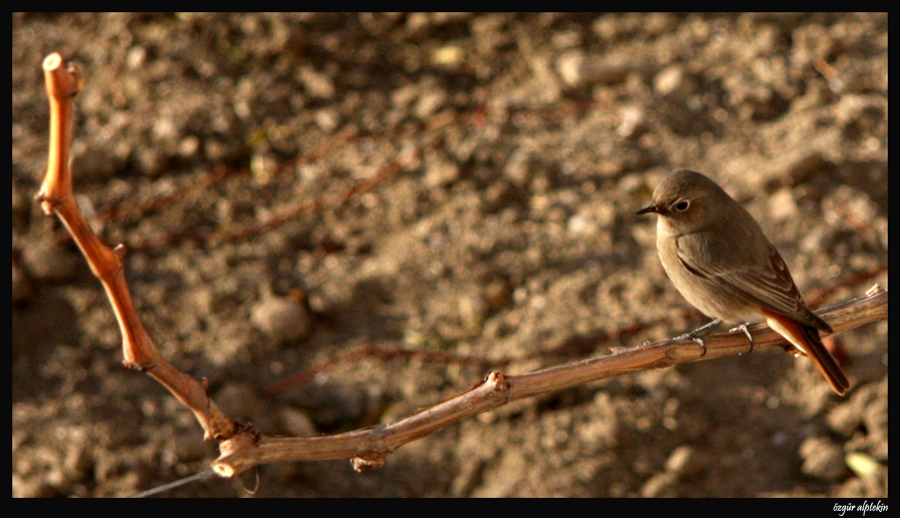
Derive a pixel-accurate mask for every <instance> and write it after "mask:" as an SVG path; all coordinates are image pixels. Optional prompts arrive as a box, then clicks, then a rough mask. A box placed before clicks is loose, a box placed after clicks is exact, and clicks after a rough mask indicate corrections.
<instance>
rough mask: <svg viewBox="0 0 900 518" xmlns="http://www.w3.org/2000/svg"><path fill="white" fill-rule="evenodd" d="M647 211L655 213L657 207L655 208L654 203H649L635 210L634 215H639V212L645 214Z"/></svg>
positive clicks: (657, 211) (657, 210)
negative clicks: (647, 205) (649, 204)
mask: <svg viewBox="0 0 900 518" xmlns="http://www.w3.org/2000/svg"><path fill="white" fill-rule="evenodd" d="M648 212H656V213H657V214H659V209H657V208H656V205H651V206H649V207H644V208H643V209H641V210H639V211H637V212H635V213H634V215H635V216H640V215H641V214H647V213H648Z"/></svg>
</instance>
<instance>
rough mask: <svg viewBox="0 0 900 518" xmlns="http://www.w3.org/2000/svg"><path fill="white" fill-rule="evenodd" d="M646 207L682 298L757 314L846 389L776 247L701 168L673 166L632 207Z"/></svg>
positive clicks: (729, 316) (728, 314)
mask: <svg viewBox="0 0 900 518" xmlns="http://www.w3.org/2000/svg"><path fill="white" fill-rule="evenodd" d="M648 212H655V213H656V214H657V215H659V220H658V222H657V227H656V233H657V236H656V247H657V250H658V252H659V259H660V261H662V265H663V268H665V270H666V273H667V274H668V275H669V278H670V279H671V280H672V283H673V284H674V285H675V287H676V288H677V289H678V291H679V292H680V293H681V294H682V295H683V296H684V298H686V299H687V300H688V302H690V303H691V304H693V305H694V306H695V307H696V308H697V309H699V310H700V311H702V312H703V313H705V314H706V315H708V316H710V317H713V318H716V319H720V320H726V321H736V322H748V321H751V320H753V319H754V318H758V317H760V316H762V317H763V318H764V319H765V321H766V322H767V323H768V324H769V327H771V328H772V329H774V330H775V331H777V332H778V333H779V334H780V335H782V336H783V337H785V338H786V339H787V340H788V341H789V342H790V343H792V344H794V346H795V347H797V349H798V350H799V351H801V352H802V353H803V354H805V355H806V356H808V357H809V358H810V359H812V361H813V362H815V364H816V367H817V368H818V369H819V371H820V372H821V373H822V375H823V376H825V379H827V380H828V383H829V384H831V387H832V388H833V389H834V391H835V392H837V393H838V394H844V393H845V392H847V390H848V389H849V388H850V382H849V381H847V376H846V375H845V374H844V371H843V370H841V367H840V365H838V363H837V361H836V360H835V359H834V357H833V356H831V353H829V352H828V350H827V349H826V348H825V346H824V345H822V339H821V338H820V337H819V331H825V332H826V333H832V332H833V331H832V329H831V326H829V325H828V323H827V322H825V321H824V320H822V319H821V318H819V316H818V315H816V314H815V313H813V312H812V311H810V310H809V308H807V307H806V304H804V303H803V299H802V298H801V297H800V290H798V289H797V285H796V284H794V279H793V278H792V277H791V273H790V272H789V271H788V267H787V264H785V262H784V259H782V258H781V254H779V253H778V250H776V249H775V247H774V246H772V243H770V242H769V240H768V238H766V235H765V234H764V233H763V231H762V228H760V226H759V223H757V222H756V220H755V219H753V216H751V215H750V213H749V212H747V210H746V209H744V207H742V206H741V205H740V204H739V203H738V202H736V201H734V199H733V198H732V197H731V196H729V195H728V193H726V192H725V191H724V190H722V188H721V187H719V185H718V184H716V183H715V182H713V181H712V180H710V179H709V178H707V177H706V176H704V175H702V174H700V173H696V172H694V171H688V170H681V171H675V172H674V173H671V174H669V175H668V176H666V178H665V179H663V181H662V182H661V183H660V184H659V185H658V186H657V187H656V190H654V191H653V204H652V205H650V206H649V207H646V208H644V209H641V210H640V211H638V212H637V214H638V215H640V214H646V213H648ZM716 323H717V322H716ZM705 327H706V326H704V328H705ZM704 328H701V329H704ZM745 331H746V329H745ZM748 336H749V334H748Z"/></svg>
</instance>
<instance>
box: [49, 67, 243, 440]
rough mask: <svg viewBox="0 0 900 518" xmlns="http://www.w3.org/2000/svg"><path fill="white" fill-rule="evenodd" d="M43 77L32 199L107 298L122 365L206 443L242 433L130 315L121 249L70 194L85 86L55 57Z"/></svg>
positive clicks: (131, 307)
mask: <svg viewBox="0 0 900 518" xmlns="http://www.w3.org/2000/svg"><path fill="white" fill-rule="evenodd" d="M44 78H45V80H46V84H47V94H48V95H49V97H50V149H49V158H48V161H47V175H46V176H45V177H44V183H43V184H42V186H41V190H40V192H39V193H38V195H37V196H36V199H37V200H38V201H39V202H40V204H41V207H42V208H43V209H44V213H45V214H47V215H51V214H53V213H56V215H57V216H58V217H59V219H60V220H62V222H63V224H64V225H65V226H66V228H67V229H68V230H69V233H70V234H71V235H72V237H73V238H74V239H75V242H76V243H77V244H78V247H79V248H80V249H81V252H82V253H83V254H84V257H85V259H86V260H87V262H88V264H89V265H90V267H91V271H92V272H93V273H94V275H95V276H96V277H97V278H98V279H100V282H101V283H103V288H104V289H105V290H106V295H107V296H108V297H109V302H110V304H111V305H112V308H113V311H114V312H115V314H116V319H117V320H118V322H119V329H120V330H121V331H122V349H123V353H124V356H125V366H126V367H130V368H133V369H140V370H141V371H144V372H146V373H147V374H149V375H150V376H152V377H153V378H154V379H156V380H157V381H158V382H160V383H161V384H162V385H164V386H165V387H166V388H167V389H169V391H170V392H172V394H174V395H175V397H177V398H178V400H179V401H181V402H182V403H183V404H184V405H185V406H187V407H188V408H190V409H191V410H192V411H193V412H194V415H195V416H196V417H197V420H198V421H199V422H200V426H202V427H203V429H204V431H205V438H206V439H207V440H212V439H218V440H221V439H228V438H230V437H232V436H233V435H234V434H235V433H238V432H243V431H244V429H243V428H242V427H240V426H239V425H238V424H237V423H235V422H234V421H233V420H232V419H231V418H229V417H228V416H226V415H224V414H223V413H222V412H221V411H220V410H219V408H218V407H217V406H216V404H215V403H213V401H212V399H210V397H209V395H208V394H207V393H206V385H205V384H204V383H201V382H200V381H198V380H196V379H194V378H192V377H190V376H188V375H187V374H185V373H183V372H181V371H179V370H178V369H176V368H175V367H173V366H172V365H171V364H170V363H168V362H167V361H166V360H165V359H163V357H162V356H160V354H159V351H158V350H157V348H156V345H155V344H154V343H153V340H152V339H151V338H150V335H149V334H147V331H146V330H145V329H144V326H143V324H142V323H141V320H140V319H139V318H138V316H137V313H136V312H135V310H134V304H133V303H132V301H131V293H130V292H129V291H128V285H127V284H126V282H125V272H124V269H123V268H122V258H123V257H124V255H125V247H124V246H122V245H119V246H117V247H116V248H115V250H113V249H111V248H109V247H108V246H106V245H105V244H103V242H102V241H100V239H98V238H97V236H95V235H94V233H93V232H92V231H91V228H90V227H89V226H88V224H87V221H86V220H85V218H84V216H83V215H82V213H81V211H80V210H79V209H78V205H77V204H76V203H75V198H74V196H73V195H72V173H71V171H70V170H69V149H70V144H71V139H72V111H73V101H72V100H73V98H74V96H75V95H76V94H77V93H78V92H79V91H80V90H81V88H82V87H83V85H84V79H83V78H82V76H81V72H80V70H79V69H78V67H77V66H75V65H70V66H69V67H68V68H66V67H65V63H64V61H63V59H62V56H60V55H59V54H58V53H53V54H50V55H49V56H47V57H46V58H45V59H44Z"/></svg>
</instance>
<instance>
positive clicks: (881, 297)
mask: <svg viewBox="0 0 900 518" xmlns="http://www.w3.org/2000/svg"><path fill="white" fill-rule="evenodd" d="M44 73H45V78H46V83H47V93H48V94H49V97H50V114H51V120H50V151H49V163H48V167H47V175H46V177H45V179H44V183H43V185H42V186H41V190H40V193H39V194H38V195H37V200H38V201H39V202H40V203H41V206H42V207H43V210H44V212H45V213H46V214H48V215H51V214H53V213H56V215H57V216H58V217H59V218H60V219H61V220H62V221H63V223H64V224H65V226H66V228H67V229H68V230H69V233H70V234H71V235H72V237H73V238H74V239H75V241H76V243H78V246H79V247H80V248H81V251H82V253H83V254H84V256H85V258H86V260H87V262H88V264H89V265H90V267H91V271H92V272H93V273H94V275H96V276H97V277H98V278H99V279H100V282H101V283H102V284H103V287H104V288H105V289H106V293H107V296H108V297H109V300H110V304H111V305H112V307H113V311H114V312H115V314H116V318H117V320H118V322H119V328H120V329H121V331H122V337H123V352H124V356H125V365H126V366H127V367H131V368H137V369H140V370H142V371H144V372H146V373H147V374H149V375H150V376H152V377H153V378H155V379H156V380H157V381H159V382H160V383H161V384H163V385H164V386H165V387H166V388H168V389H169V391H170V392H172V394H174V395H175V397H177V398H178V399H179V400H180V401H181V402H182V403H183V404H184V405H185V406H187V407H188V408H190V409H191V410H192V411H193V412H194V415H195V416H196V417H197V420H198V421H199V422H200V425H201V426H202V427H203V429H204V431H205V438H206V439H207V440H217V441H219V449H220V453H221V454H220V456H219V458H218V459H216V460H215V461H213V463H212V468H213V470H214V471H215V472H216V473H217V474H219V475H221V476H225V477H231V476H234V475H236V474H238V473H240V472H242V471H245V470H247V469H249V468H252V467H254V466H257V465H260V464H267V463H274V462H295V461H299V460H323V459H337V458H350V459H352V461H351V462H352V463H353V466H354V468H356V469H357V470H358V471H362V470H365V469H372V468H376V467H378V466H380V465H381V464H383V463H384V460H385V458H386V457H387V455H389V454H390V453H391V452H392V451H394V450H395V449H397V448H398V447H400V446H402V445H403V444H406V443H408V442H411V441H413V440H416V439H418V438H421V437H423V436H425V435H428V434H430V433H432V432H434V431H436V430H439V429H441V428H444V427H446V426H449V425H451V424H453V423H456V422H458V421H461V420H462V419H465V418H467V417H471V416H473V415H476V414H478V413H481V412H485V411H487V410H490V409H493V408H496V407H498V406H502V405H504V404H506V403H507V402H509V401H513V400H517V399H523V398H528V397H533V396H536V395H539V394H546V393H549V392H554V391H558V390H561V389H565V388H569V387H573V386H576V385H580V384H583V383H587V382H590V381H597V380H602V379H606V378H610V377H613V376H618V375H621V374H625V373H628V372H634V371H639V370H645V369H651V368H663V367H669V366H672V365H675V364H678V363H686V362H693V361H700V360H711V359H714V358H721V357H725V356H734V355H739V354H744V353H747V352H749V350H748V349H749V346H748V343H747V340H746V338H745V336H744V334H743V333H732V334H719V335H714V336H711V337H708V338H706V339H705V344H706V345H705V347H701V346H700V345H698V344H697V343H695V342H693V341H691V340H663V341H659V342H653V343H647V344H643V345H642V346H640V347H637V348H633V349H617V350H615V351H612V353H613V354H611V355H609V356H605V357H601V358H594V359H589V360H583V361H579V362H575V363H570V364H566V365H560V366H556V367H551V368H548V369H543V370H539V371H535V372H531V373H527V374H523V375H520V376H505V375H504V374H502V373H500V372H491V373H489V374H488V375H487V378H486V379H485V380H484V381H483V382H482V383H480V384H478V385H477V386H475V387H473V388H471V389H469V390H468V391H466V392H463V393H462V394H459V395H457V396H454V397H452V398H450V399H447V400H445V401H442V402H440V403H437V404H435V405H433V406H431V407H428V408H426V409H424V410H421V411H419V412H417V413H415V414H413V415H411V416H409V417H406V418H403V419H399V420H397V421H394V422H391V423H386V424H381V425H377V426H373V427H369V428H364V429H360V430H355V431H352V432H348V433H343V434H338V435H331V436H318V437H295V438H270V437H263V436H260V435H259V434H258V433H257V432H256V431H255V430H253V428H252V427H250V426H244V425H241V424H239V423H237V422H235V421H234V420H232V419H231V418H230V417H228V416H226V415H225V414H223V413H222V411H221V410H219V408H218V407H217V406H216V405H215V403H214V402H213V401H212V399H211V398H210V397H209V395H208V394H207V391H206V385H205V383H204V382H202V381H198V380H196V379H194V378H192V377H190V376H188V375H187V374H185V373H183V372H181V371H179V370H178V369H176V368H175V367H174V366H172V365H171V364H169V363H168V362H166V361H165V360H164V359H163V358H162V357H161V356H160V354H159V351H158V350H157V348H156V346H155V345H154V343H153V341H152V340H151V338H150V336H149V335H148V334H147V332H146V330H145V329H144V327H143V325H142V324H141V321H140V319H139V318H138V316H137V314H136V312H135V309H134V305H133V304H132V301H131V295H130V294H129V291H128V286H127V285H126V282H125V276H124V271H123V268H122V259H123V257H124V247H123V246H122V245H119V246H117V247H116V248H115V249H114V250H113V249H110V248H109V247H107V246H106V245H104V244H103V243H102V242H101V241H100V240H99V239H98V238H97V237H96V236H95V235H94V234H93V232H92V231H91V230H90V227H89V226H88V225H87V222H86V221H85V219H84V216H83V215H82V214H81V212H80V211H79V209H78V207H77V205H76V204H75V200H74V197H73V194H72V177H71V172H70V170H69V145H70V141H71V136H72V135H71V133H72V109H73V103H72V98H73V97H74V95H75V94H76V93H78V91H79V90H80V89H81V87H82V85H83V80H82V78H81V75H80V72H79V70H78V68H77V67H74V66H69V67H68V68H65V66H64V62H63V59H62V57H61V56H60V55H59V54H57V53H54V54H51V55H49V56H47V58H46V59H45V60H44ZM820 314H821V316H822V317H823V318H824V319H825V320H826V321H828V323H829V324H830V325H831V326H832V328H833V329H834V330H835V332H841V331H845V330H848V329H851V328H854V327H858V326H861V325H863V324H866V323H869V322H873V321H876V320H884V319H887V291H886V290H884V289H881V288H878V287H876V288H873V289H872V290H870V293H868V294H867V296H866V297H864V298H861V299H858V300H853V301H849V302H846V303H843V304H840V305H838V306H834V307H832V308H829V309H827V310H824V311H822V312H820ZM750 330H751V332H752V334H753V340H754V344H753V346H752V348H753V350H761V349H766V348H770V347H776V346H787V345H788V344H787V342H786V341H785V340H784V339H783V338H782V337H781V335H779V334H778V333H776V332H774V331H772V330H770V329H769V328H768V327H767V326H765V325H758V326H754V327H752V328H751V329H750Z"/></svg>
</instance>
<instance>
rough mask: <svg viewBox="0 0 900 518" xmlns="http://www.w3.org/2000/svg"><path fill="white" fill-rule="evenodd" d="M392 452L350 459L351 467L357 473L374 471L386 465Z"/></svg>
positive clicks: (367, 453)
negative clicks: (385, 462) (386, 460)
mask: <svg viewBox="0 0 900 518" xmlns="http://www.w3.org/2000/svg"><path fill="white" fill-rule="evenodd" d="M389 454H390V452H375V451H373V452H366V453H364V454H361V455H357V456H356V457H353V458H352V459H350V465H351V466H353V470H354V471H356V472H357V473H363V472H366V471H373V470H376V469H378V468H380V467H381V466H382V465H384V461H385V459H387V456H388V455H389Z"/></svg>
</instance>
